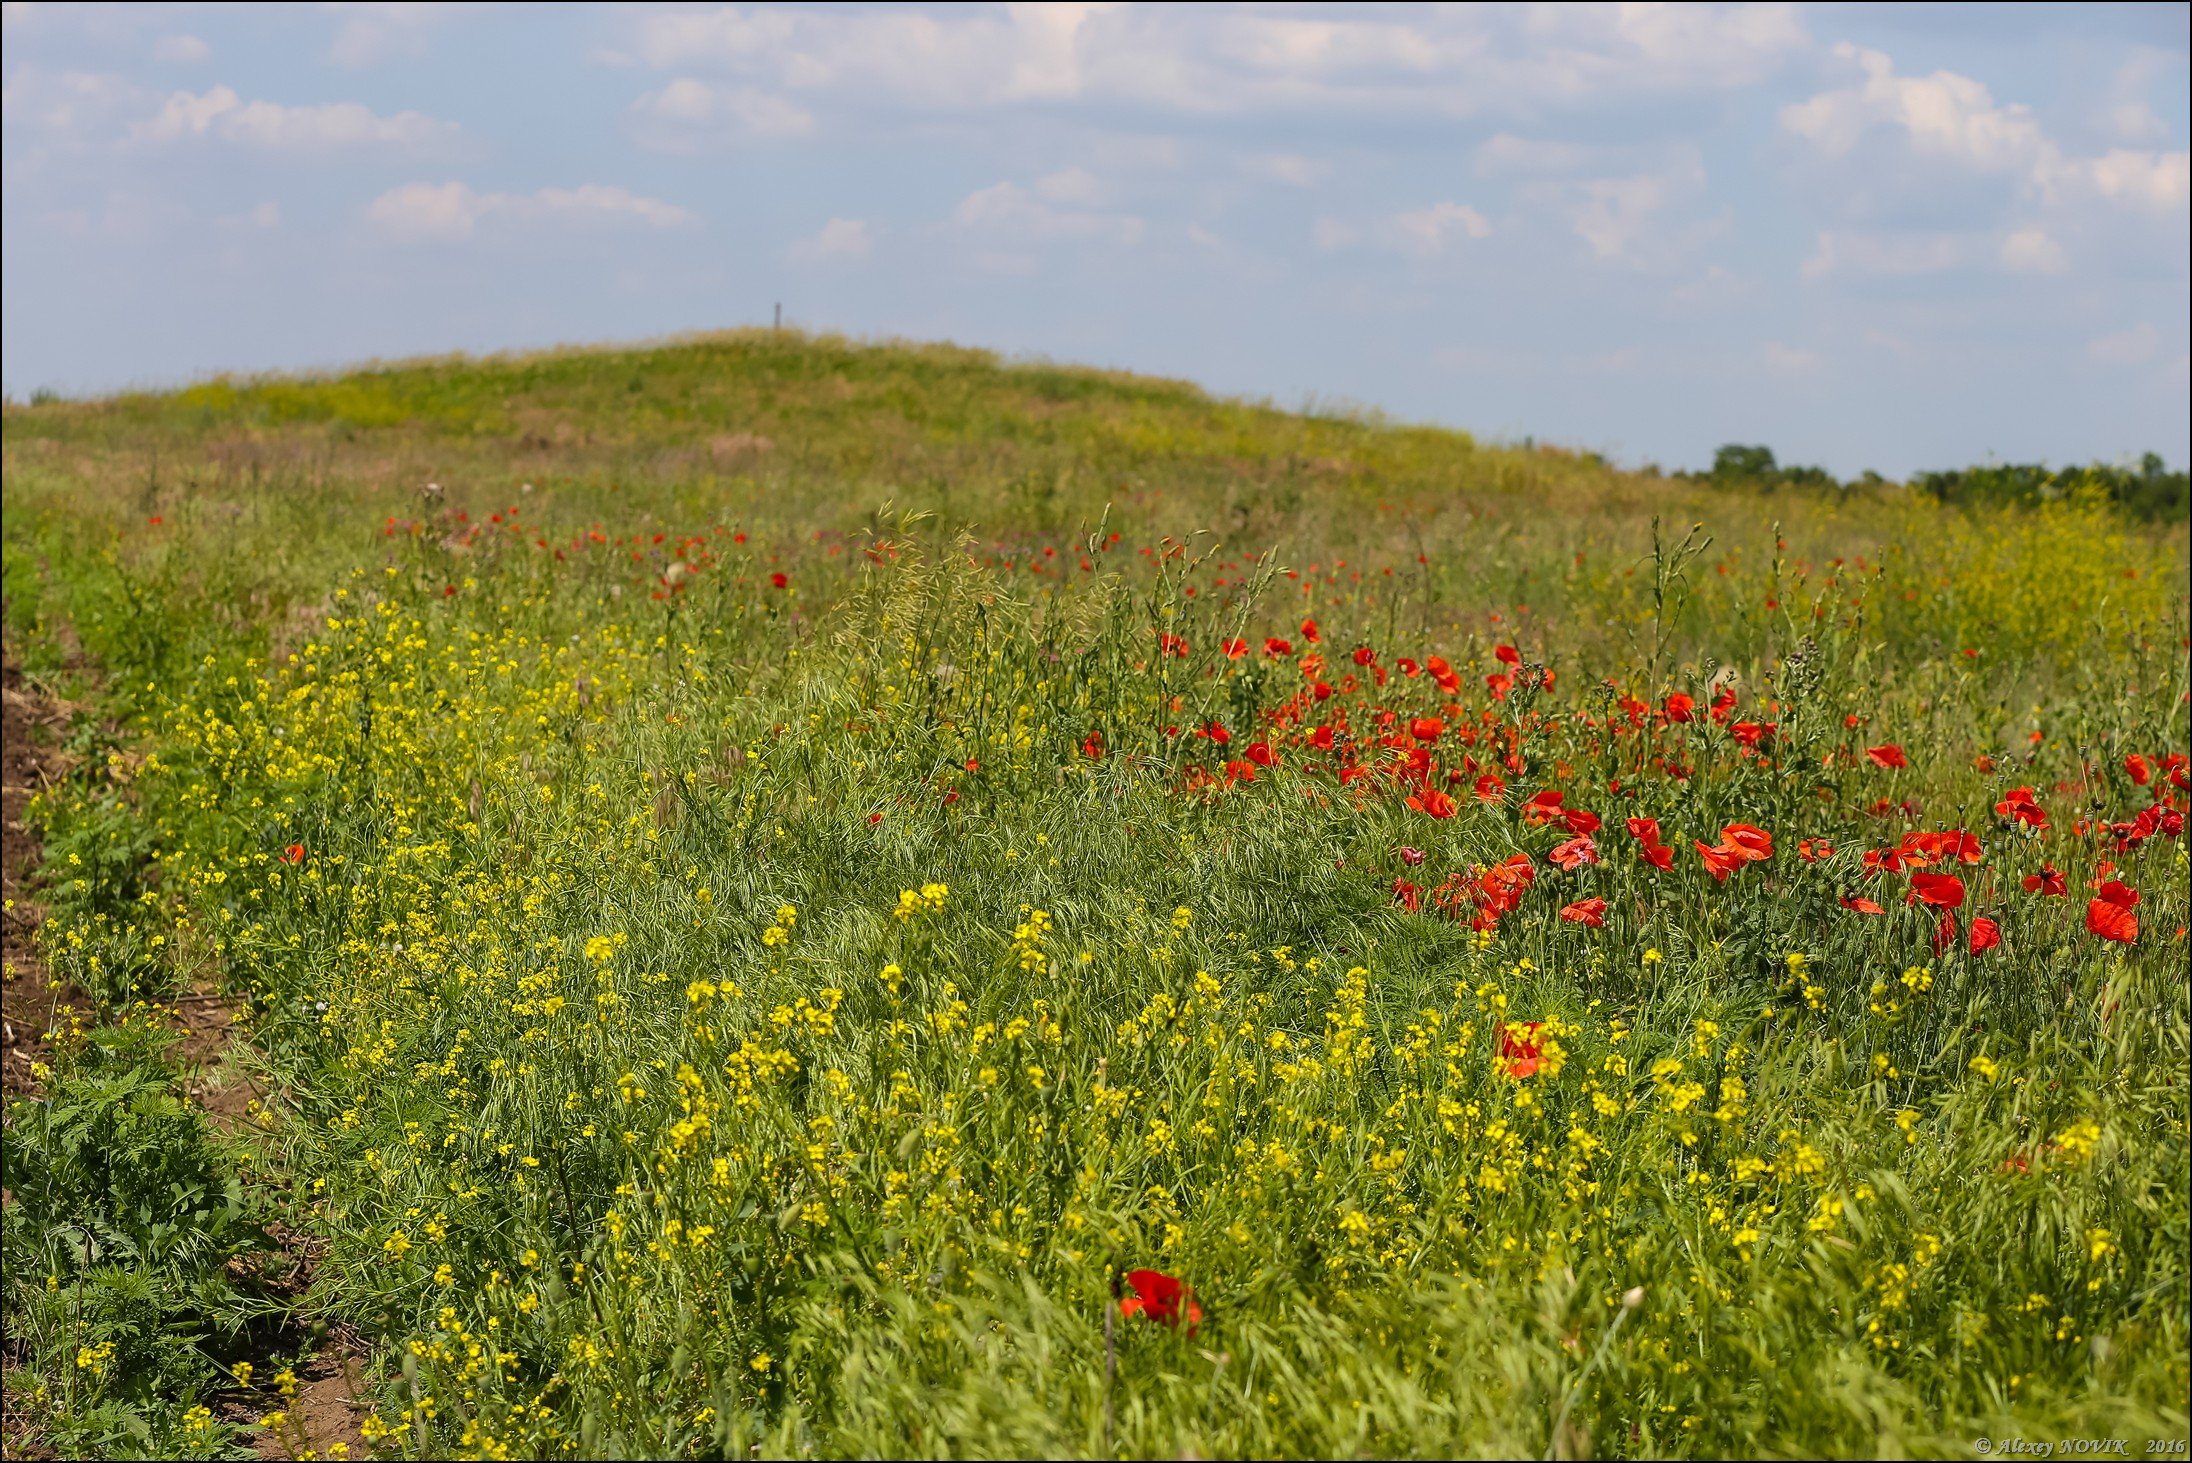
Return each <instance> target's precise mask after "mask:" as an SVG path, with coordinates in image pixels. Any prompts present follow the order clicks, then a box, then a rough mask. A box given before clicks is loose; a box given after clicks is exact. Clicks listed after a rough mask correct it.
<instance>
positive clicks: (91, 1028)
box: [5, 331, 2192, 1458]
mask: <svg viewBox="0 0 2192 1463" xmlns="http://www.w3.org/2000/svg"><path fill="white" fill-rule="evenodd" d="M5 471H6V514H5V593H6V629H7V648H8V657H9V662H10V667H11V670H10V675H11V680H10V687H11V690H10V696H11V705H12V704H13V700H14V699H17V698H20V699H22V700H23V701H24V704H25V705H31V704H33V703H35V704H36V706H37V707H39V708H43V710H42V713H41V714H43V715H44V716H45V722H44V723H43V724H41V726H40V727H39V728H38V730H37V735H38V737H39V739H40V745H41V746H42V747H44V748H46V749H47V752H46V753H45V754H44V755H47V756H48V761H47V763H46V767H47V770H48V773H49V774H50V775H47V776H44V777H42V778H41V779H40V780H39V782H38V785H37V787H36V788H35V790H34V796H32V797H31V799H30V801H29V802H28V804H27V806H26V807H25V809H24V811H23V813H22V815H21V816H22V820H23V822H24V826H25V827H26V828H27V829H28V830H29V833H30V834H31V835H34V836H35V838H36V839H37V841H38V860H37V865H36V867H35V868H32V869H29V870H27V871H26V872H25V873H24V874H23V877H22V882H21V884H20V886H19V887H18V886H16V885H11V896H10V897H11V901H13V903H11V909H10V929H11V931H14V930H17V929H18V927H19V926H20V927H21V929H22V930H24V931H27V933H23V934H22V936H21V938H20V940H18V939H17V937H16V935H14V934H11V936H10V939H11V944H10V957H9V958H10V968H9V972H8V974H9V996H8V1000H9V1006H8V1010H9V1013H10V1014H9V1019H10V1021H11V1022H12V1023H14V1026H13V1027H11V1030H13V1029H15V1028H17V1027H20V1028H23V1029H24V1030H25V1031H26V1032H29V1033H32V1034H38V1033H43V1034H42V1035H40V1037H39V1040H40V1042H41V1045H40V1046H39V1048H38V1051H37V1052H36V1060H35V1062H31V1063H28V1064H27V1065H25V1064H19V1063H17V1061H16V1060H15V1058H13V1057H11V1058H10V1066H9V1072H10V1090H11V1094H12V1095H13V1101H12V1103H11V1105H10V1107H9V1109H8V1118H7V1124H8V1126H7V1142H6V1167H5V1183H6V1187H7V1190H8V1203H7V1208H6V1221H5V1259H6V1279H5V1301H6V1316H7V1322H6V1329H7V1356H6V1359H7V1366H8V1372H7V1396H8V1401H7V1407H8V1435H9V1446H10V1451H11V1454H15V1453H20V1454H21V1455H22V1456H35V1455H37V1454H38V1453H39V1452H40V1451H41V1450H42V1451H43V1452H45V1453H48V1454H58V1455H78V1454H87V1453H96V1454H100V1455H104V1456H196V1457H227V1456H254V1455H256V1456H294V1457H299V1458H307V1457H310V1458H326V1457H338V1456H348V1457H353V1458H358V1457H365V1456H368V1455H371V1456H382V1457H411V1456H427V1457H466V1458H471V1457H479V1458H506V1457H641V1456H645V1457H657V1456H659V1457H679V1458H730V1457H741V1458H743V1457H749V1456H775V1455H801V1456H805V1455H814V1456H835V1455H892V1456H896V1455H920V1456H947V1455H948V1456H975V1455H983V1456H988V1455H996V1456H1044V1455H1073V1456H1101V1457H1142V1456H1151V1457H1183V1456H1201V1457H1210V1456H1231V1455H1264V1456H1279V1455H1284V1456H1325V1455H1369V1456H1395V1455H1426V1456H1454V1455H1476V1454H1493V1455H1530V1456H1546V1457H1559V1456H1566V1457H1581V1456H1590V1455H1663V1454H1675V1455H1696V1456H1769V1455H1786V1454H1811V1455H1861V1456H1886V1455H1899V1454H1915V1455H1938V1456H1957V1457H1969V1456H1973V1454H1972V1448H1973V1444H1974V1440H1976V1439H1980V1438H1987V1439H2018V1438H2024V1439H2031V1440H2039V1441H2056V1442H2059V1441H2061V1440H2063V1439H2066V1438H2103V1439H2124V1440H2127V1447H2128V1456H2148V1457H2152V1456H2175V1457H2183V1456H2184V1450H2185V1446H2186V1444H2185V1439H2186V1432H2187V1392H2188V1387H2192V1370H2188V1362H2187V1354H2188V1346H2192V1325H2188V1314H2187V1303H2188V1294H2187V1264H2188V1262H2187V1246H2188V1209H2192V1205H2188V1184H2192V1167H2188V1165H2192V1144H2188V1136H2187V1113H2188V1106H2187V1081H2188V1068H2187V1048H2188V1013H2192V1005H2188V994H2187V976H2186V943H2185V941H2186V934H2185V927H2186V923H2187V895H2188V871H2187V862H2186V840H2185V814H2186V809H2187V806H2188V791H2187V789H2188V784H2192V775H2188V764H2187V752H2188V750H2192V748H2188V729H2187V694H2188V684H2192V681H2188V671H2187V648H2188V642H2187V635H2188V622H2187V615H2188V605H2187V600H2188V586H2187V564H2188V548H2187V541H2188V534H2187V526H2186V524H2185V522H2184V521H2183V520H2182V518H2181V517H2177V518H2167V517H2165V518H2162V519H2160V520H2151V519H2145V518H2139V517H2134V516H2132V515H2130V514H2128V513H2126V512H2124V511H2122V510H2121V509H2120V508H2119V507H2118V506H2116V505H2114V504H2112V503H2111V502H2110V501H2109V500H2108V499H2107V498H2106V497H2105V496H2103V495H2100V494H2097V493H2086V492H2082V491H2080V490H2079V489H2078V487H2077V485H2076V484H2075V483H2071V484H2069V486H2068V487H2067V488H2065V489H2064V490H2063V491H2060V492H2054V493H2053V495H2052V496H2050V497H2047V498H2045V499H2035V500H2033V501H2029V502H2025V501H2020V502H2015V503H2009V502H1945V503H1944V502H1940V501H1936V500H1935V499H1934V498H1933V497H1930V496H1927V495H1925V494H1922V493H1914V492H1912V491H1910V490H1907V489H1904V488H1901V487H1898V486H1896V485H1893V484H1867V485H1863V486H1860V487H1852V488H1848V489H1841V488H1833V487H1829V488H1824V489H1814V488H1810V487H1804V486H1786V487H1781V488H1768V487H1765V486H1761V485H1759V484H1756V483H1745V484H1728V483H1722V482H1715V481H1709V480H1699V479H1689V478H1679V477H1668V476H1661V475H1657V474H1656V473H1654V474H1640V473H1635V472H1625V471H1621V470H1618V469H1616V468H1614V467H1611V466H1609V465H1608V464H1606V463H1604V462H1602V461H1600V460H1599V459H1597V458H1595V457H1592V456H1589V455H1586V454H1577V453H1568V452H1562V451H1558V450H1552V449H1545V448H1538V447H1524V446H1498V445H1491V444H1486V443H1480V442H1477V441H1474V440H1472V439H1471V438H1469V437H1467V436H1465V435H1463V434H1460V433H1456V432H1449V431H1444V430H1433V429H1428V428H1415V427H1407V426H1401V425H1396V424H1392V423H1388V422H1385V421H1382V420H1379V419H1376V418H1374V417H1371V416H1368V415H1366V414H1363V413H1351V412H1344V411H1328V412H1317V411H1311V412H1307V413H1290V412H1284V411H1280V410H1277V409H1274V408H1271V407H1268V406H1262V405H1255V404H1249V403H1242V402H1233V401H1226V400H1220V399H1216V398H1213V397H1209V396H1206V395H1204V394H1203V393H1201V392H1199V391H1197V390H1195V389H1193V388H1191V387H1187V386H1183V385H1179V384H1176V383H1171V382H1165V381H1157V380H1150V379H1146V378H1139V377H1131V376H1126V375H1120V374H1107V373H1101V372H1093V371H1079V370H1071V369H1066V368H1061V367H1053V366H1048V365H1005V364H1001V363H1000V362H998V361H997V360H996V359H994V358H992V357H989V356H986V355H982V354H979V353H975V352H968V351H958V350H952V349H946V348H941V347H916V346H897V345H856V344H852V343H848V342H846V341H843V340H838V339H834V338H824V337H809V336H805V335H802V334H798V333H796V332H788V331H787V332H768V331H761V332H747V333H739V334H730V335H722V336H709V337H702V338H697V339H694V340H690V341H681V342H673V343H669V344H665V345H661V346H656V347H646V348H637V349H627V350H602V351H569V352H562V353H554V354H548V355H538V356H524V357H511V358H498V359H483V360H473V359H455V360H446V361H428V362H420V363H413V364H405V365H398V366H391V367H376V368H370V369H364V370H359V371H354V372H349V373H343V374H332V375H327V376H322V377H295V378H267V379H262V380H221V381H215V382H211V383H208V384H203V385H199V386H195V387H191V388H188V389H184V390H180V391H175V392H168V393H161V394H138V395H125V396H119V397H114V398H110V399H104V400H97V401H85V402H49V403H42V404H39V405H37V406H10V407H9V408H7V412H6V433H5ZM18 670H20V673H21V682H20V689H18V683H17V681H16V679H15V676H16V673H17V671H18ZM10 714H11V717H13V716H14V714H15V713H14V712H13V711H11V713H10ZM26 724H27V723H26ZM9 725H10V728H11V737H12V736H13V735H15V731H14V728H16V726H17V723H16V721H14V720H12V719H11V721H10V723H9ZM10 766H11V768H12V767H13V766H14V763H13V762H11V763H10ZM15 776H16V774H15V773H14V772H13V771H11V773H10V778H11V780H13V779H14V778H15ZM10 807H11V809H13V808H14V807H15V804H13V803H11V804H10ZM15 816H16V814H15V813H14V812H12V811H11V813H10V817H11V818H13V817H15ZM10 836H11V837H13V836H14V835H13V834H12V833H11V835H10ZM18 903H19V904H20V905H21V906H22V908H21V909H18V908H16V907H15V904H18ZM33 905H35V906H36V910H35V913H36V919H35V920H33V919H31V918H29V911H30V907H31V906H33ZM19 914H21V915H24V918H22V919H18V915H19ZM33 926H34V927H33ZM63 1012H66V1013H69V1014H66V1015H63V1014H60V1013H63ZM26 1013H27V1014H26ZM209 1013H210V1015H211V1016H212V1017H213V1018H214V1019H208V1017H209ZM19 1066H21V1069H22V1072H23V1075H21V1077H20V1080H18V1070H19ZM315 1379H317V1380H315ZM315 1388H317V1389H319V1390H318V1391H317V1392H314V1391H313V1389H315ZM308 1392H310V1393H312V1395H314V1396H326V1397H333V1398H334V1399H335V1400H334V1401H333V1402H330V1403H329V1404H328V1405H326V1406H325V1407H321V1408H319V1410H317V1411H314V1410H313V1409H312V1408H311V1407H308V1406H307V1405H306V1400H307V1398H306V1394H307V1393H308ZM337 1394H339V1395H337ZM2142 1450H2143V1451H2142Z"/></svg>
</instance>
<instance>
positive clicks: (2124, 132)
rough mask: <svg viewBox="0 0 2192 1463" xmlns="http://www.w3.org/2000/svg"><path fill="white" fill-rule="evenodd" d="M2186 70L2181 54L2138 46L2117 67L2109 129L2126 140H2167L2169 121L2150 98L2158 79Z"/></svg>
mask: <svg viewBox="0 0 2192 1463" xmlns="http://www.w3.org/2000/svg"><path fill="white" fill-rule="evenodd" d="M2183 70H2184V58H2183V56H2182V55H2181V54H2179V53H2172V52H2169V51H2164V50H2162V49H2160V48H2159V47H2157V46H2140V47H2137V48H2136V49H2135V50H2134V51H2133V53H2132V56H2131V59H2130V60H2129V61H2126V62H2125V63H2124V64H2123V65H2122V66H2120V67H2118V68H2117V70H2116V76H2115V80H2114V83H2113V84H2112V85H2111V87H2110V88H2109V90H2110V94H2111V100H2110V104H2109V105H2108V107H2107V112H2106V117H2105V121H2106V123H2107V125H2108V127H2109V130H2111V131H2113V132H2114V133H2115V134H2116V135H2117V136H2118V137H2121V138H2122V139H2123V140H2124V141H2126V142H2167V141H2168V140H2169V124H2168V123H2167V122H2165V121H2163V120H2162V119H2161V117H2160V116H2159V115H2158V114H2156V112H2155V111H2154V109H2153V107H2151V106H2150V105H2148V101H2147V98H2148V94H2149V92H2150V91H2151V89H2152V87H2153V84H2154V82H2155V81H2156V80H2158V79H2159V78H2161V77H2164V76H2167V75H2169V74H2171V73H2173V72H2178V73H2181V72H2182V71H2183Z"/></svg>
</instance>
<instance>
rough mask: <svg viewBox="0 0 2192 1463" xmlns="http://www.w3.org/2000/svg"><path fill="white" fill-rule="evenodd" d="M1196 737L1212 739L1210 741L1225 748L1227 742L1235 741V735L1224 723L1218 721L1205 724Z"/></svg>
mask: <svg viewBox="0 0 2192 1463" xmlns="http://www.w3.org/2000/svg"><path fill="white" fill-rule="evenodd" d="M1195 735H1197V736H1199V737H1208V738H1210V740H1212V741H1213V742H1216V743H1217V744H1218V745H1219V746H1221V747H1222V746H1224V745H1225V744H1226V743H1227V742H1230V741H1232V740H1233V733H1231V732H1229V731H1227V730H1226V729H1225V724H1224V723H1223V722H1217V721H1212V722H1206V723H1204V725H1203V727H1202V729H1201V730H1200V731H1198V732H1196V733H1195Z"/></svg>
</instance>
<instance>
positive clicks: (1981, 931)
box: [1971, 914, 2002, 955]
mask: <svg viewBox="0 0 2192 1463" xmlns="http://www.w3.org/2000/svg"><path fill="white" fill-rule="evenodd" d="M2001 943H2002V927H2001V926H2000V925H1998V924H1996V923H1995V922H1994V921H1993V920H1991V919H1988V918H1987V917H1986V916H1985V915H1983V914H1982V915H1980V916H1979V917H1978V918H1977V919H1975V920H1973V921H1972V922H1971V953H1972V954H1974V955H1976V954H1978V953H1979V952H1980V951H1981V950H1992V949H1993V948H1994V947H1995V946H1997V945H1999V944H2001Z"/></svg>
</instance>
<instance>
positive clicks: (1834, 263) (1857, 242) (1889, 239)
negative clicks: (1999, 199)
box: [1802, 230, 1971, 279]
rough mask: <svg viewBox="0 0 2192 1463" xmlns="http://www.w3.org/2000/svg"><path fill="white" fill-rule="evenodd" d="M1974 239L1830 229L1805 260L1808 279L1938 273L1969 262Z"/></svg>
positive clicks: (1954, 236)
mask: <svg viewBox="0 0 2192 1463" xmlns="http://www.w3.org/2000/svg"><path fill="white" fill-rule="evenodd" d="M1970 254H1971V248H1970V241H1969V240H1968V239H1966V238H1965V237H1964V236H1962V235H1959V234H1942V233H1901V234H1891V233H1861V232H1850V231H1841V230H1829V231H1827V232H1825V233H1822V234H1820V235H1819V243H1818V246H1817V247H1816V248H1814V249H1813V251H1812V255H1811V257H1810V258H1809V259H1806V260H1805V261H1804V263H1803V267H1802V273H1803V276H1804V278H1806V279H1820V278H1823V277H1825V276H1827V275H1833V274H1863V275H1876V276H1890V277H1892V276H1902V275H1916V274H1938V273H1940V272H1941V271H1942V270H1945V269H1954V268H1956V267H1957V266H1958V265H1960V264H1963V263H1965V262H1966V261H1967V260H1968V259H1969V258H1970Z"/></svg>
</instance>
